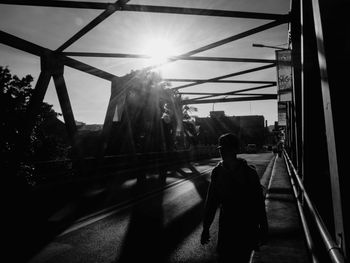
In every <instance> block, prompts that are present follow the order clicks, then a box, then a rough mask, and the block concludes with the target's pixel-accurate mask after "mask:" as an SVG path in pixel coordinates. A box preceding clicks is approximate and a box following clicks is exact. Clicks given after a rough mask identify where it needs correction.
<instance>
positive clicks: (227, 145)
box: [218, 133, 239, 157]
mask: <svg viewBox="0 0 350 263" xmlns="http://www.w3.org/2000/svg"><path fill="white" fill-rule="evenodd" d="M218 145H219V146H218V149H219V150H220V153H221V155H222V156H223V157H224V155H235V154H237V153H238V151H239V139H238V137H237V136H236V135H234V134H232V133H225V134H223V135H221V136H220V137H219V140H218Z"/></svg>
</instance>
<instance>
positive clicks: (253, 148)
mask: <svg viewBox="0 0 350 263" xmlns="http://www.w3.org/2000/svg"><path fill="white" fill-rule="evenodd" d="M246 152H247V153H256V152H257V148H256V144H248V145H247V148H246Z"/></svg>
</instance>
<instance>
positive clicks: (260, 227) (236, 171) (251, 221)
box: [201, 133, 268, 263]
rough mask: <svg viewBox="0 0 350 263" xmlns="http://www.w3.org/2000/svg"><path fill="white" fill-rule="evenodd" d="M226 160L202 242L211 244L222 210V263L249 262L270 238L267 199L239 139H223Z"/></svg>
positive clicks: (215, 176)
mask: <svg viewBox="0 0 350 263" xmlns="http://www.w3.org/2000/svg"><path fill="white" fill-rule="evenodd" d="M218 148H219V150H220V155H221V157H222V161H221V162H219V164H218V165H217V166H216V167H215V168H214V169H213V171H212V174H211V183H210V185H209V189H208V194H207V199H206V206H205V212H204V218H203V232H202V235H201V243H202V244H206V243H208V242H209V239H210V233H209V228H210V225H211V224H212V222H213V220H214V217H215V213H216V210H217V208H218V207H220V217H219V233H218V244H217V252H218V256H219V257H218V258H219V262H231V263H232V262H239V263H243V262H249V259H250V255H251V253H252V251H253V250H254V249H257V248H258V247H259V245H260V244H261V242H262V241H263V240H264V239H265V237H266V235H267V229H268V225H267V218H266V211H265V202H264V196H263V193H262V186H261V184H260V181H259V177H258V174H257V172H256V170H255V168H253V167H252V166H250V165H248V164H247V162H246V161H245V160H244V159H240V158H237V153H238V150H239V140H238V137H237V136H235V135H234V134H232V133H227V134H224V135H222V136H220V137H219V147H218Z"/></svg>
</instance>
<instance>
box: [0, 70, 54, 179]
mask: <svg viewBox="0 0 350 263" xmlns="http://www.w3.org/2000/svg"><path fill="white" fill-rule="evenodd" d="M32 81H33V77H32V76H31V75H27V76H25V77H22V78H19V77H18V76H17V75H12V74H11V72H10V70H9V69H8V67H2V66H0V123H1V135H0V151H1V160H2V162H3V164H4V167H5V170H6V171H7V172H8V173H15V174H18V173H24V174H25V176H30V175H31V173H32V170H33V167H32V165H31V164H32V163H33V162H34V161H35V159H37V158H38V157H39V155H38V154H37V152H38V151H37V150H38V149H39V148H40V145H41V146H43V145H44V144H45V142H46V141H47V139H48V138H47V137H48V136H47V135H45V133H43V131H42V130H41V125H42V124H43V123H44V122H45V121H46V120H49V119H53V118H56V117H57V116H58V113H56V112H55V111H54V110H53V109H52V105H50V104H47V103H45V102H43V103H41V105H40V111H39V113H38V114H37V115H36V116H35V120H34V126H33V127H32V128H31V129H30V130H28V127H27V126H26V123H27V122H26V119H27V117H28V115H27V110H28V106H29V104H30V101H31V98H32V96H33V92H34V89H33V88H32V85H31V83H32ZM45 146H47V145H45ZM42 148H43V147H42ZM51 148H52V149H51V151H52V152H53V151H54V149H55V150H56V149H57V143H55V145H54V146H53V147H51ZM46 156H47V155H46Z"/></svg>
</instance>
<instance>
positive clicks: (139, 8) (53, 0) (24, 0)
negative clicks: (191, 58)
mask: <svg viewBox="0 0 350 263" xmlns="http://www.w3.org/2000/svg"><path fill="white" fill-rule="evenodd" d="M0 3H1V4H11V5H30V6H46V7H62V8H79V9H98V10H106V9H108V8H112V7H114V6H115V4H112V3H99V2H86V1H74V2H73V1H57V0H50V1H42V0H0ZM118 8H119V9H120V11H132V12H152V13H168V14H181V15H201V16H218V17H237V18H250V19H264V20H277V19H280V18H284V17H286V16H288V14H270V13H256V12H242V11H229V10H216V9H201V8H183V7H172V6H153V5H124V6H123V7H118Z"/></svg>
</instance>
